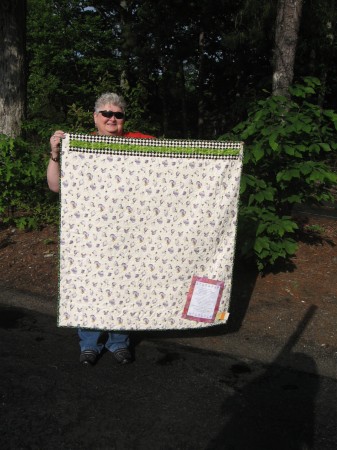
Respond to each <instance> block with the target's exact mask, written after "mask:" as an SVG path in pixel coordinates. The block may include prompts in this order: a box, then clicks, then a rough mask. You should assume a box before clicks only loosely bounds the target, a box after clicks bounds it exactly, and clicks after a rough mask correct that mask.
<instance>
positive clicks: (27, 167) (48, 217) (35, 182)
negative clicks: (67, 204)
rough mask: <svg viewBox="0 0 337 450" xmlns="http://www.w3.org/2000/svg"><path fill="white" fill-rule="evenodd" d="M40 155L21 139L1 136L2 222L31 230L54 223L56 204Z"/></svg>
mask: <svg viewBox="0 0 337 450" xmlns="http://www.w3.org/2000/svg"><path fill="white" fill-rule="evenodd" d="M45 172H46V164H45V159H44V158H42V157H41V154H40V152H38V151H36V150H35V149H34V148H31V146H29V145H28V144H27V143H26V142H25V141H23V140H22V139H13V138H10V137H7V136H5V135H0V223H1V224H6V225H15V226H16V227H17V228H20V229H32V228H36V227H38V226H39V225H41V224H45V223H55V219H56V217H57V216H56V213H55V209H56V204H55V202H53V200H52V198H51V196H50V194H49V192H48V191H47V187H46V181H45V179H46V174H45Z"/></svg>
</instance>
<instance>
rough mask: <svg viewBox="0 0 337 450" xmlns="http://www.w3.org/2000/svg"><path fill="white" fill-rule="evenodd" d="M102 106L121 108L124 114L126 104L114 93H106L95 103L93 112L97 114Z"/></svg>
mask: <svg viewBox="0 0 337 450" xmlns="http://www.w3.org/2000/svg"><path fill="white" fill-rule="evenodd" d="M104 105H115V106H118V107H119V108H121V110H122V111H123V113H125V109H126V103H125V100H124V98H123V97H122V96H120V95H117V94H115V93H114V92H106V93H105V94H102V95H101V96H100V97H98V99H97V100H96V102H95V112H96V113H97V112H98V111H100V110H101V109H102V107H103V106H104Z"/></svg>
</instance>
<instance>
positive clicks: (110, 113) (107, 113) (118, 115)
mask: <svg viewBox="0 0 337 450" xmlns="http://www.w3.org/2000/svg"><path fill="white" fill-rule="evenodd" d="M98 112H99V113H101V114H102V116H103V117H108V118H109V119H110V118H111V117H112V116H115V117H116V119H124V113H122V112H120V111H117V112H115V111H98Z"/></svg>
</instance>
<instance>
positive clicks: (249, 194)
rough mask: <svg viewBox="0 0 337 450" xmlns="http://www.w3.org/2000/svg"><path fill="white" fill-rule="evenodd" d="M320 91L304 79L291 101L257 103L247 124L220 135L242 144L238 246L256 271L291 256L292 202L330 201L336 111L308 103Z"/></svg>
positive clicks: (293, 236)
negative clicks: (251, 259) (254, 261)
mask: <svg viewBox="0 0 337 450" xmlns="http://www.w3.org/2000/svg"><path fill="white" fill-rule="evenodd" d="M319 87H320V82H319V80H318V79H316V78H312V77H311V78H310V77H308V78H305V79H304V82H303V84H296V85H294V86H293V87H292V88H291V95H292V98H291V99H290V100H288V99H286V98H285V97H277V96H272V97H268V98H266V99H265V100H260V101H258V102H257V104H256V105H254V106H253V107H252V109H251V111H250V113H249V115H248V119H247V120H246V121H244V122H242V123H240V124H239V125H237V126H236V127H235V128H234V130H233V132H232V133H231V134H230V135H226V136H222V139H239V140H243V141H244V142H245V155H244V169H243V175H242V183H241V205H240V211H239V245H238V247H239V249H240V251H241V254H242V255H243V256H245V257H251V256H253V257H254V258H255V259H256V262H257V266H258V268H259V270H264V269H267V268H269V267H270V266H273V265H275V263H278V262H280V261H282V260H283V261H284V260H287V259H289V258H291V256H293V255H294V254H295V252H296V249H297V243H296V230H297V229H298V226H297V224H296V222H295V220H294V219H293V218H292V216H291V213H292V208H293V206H294V204H295V203H298V204H301V203H306V204H322V202H325V201H333V195H332V193H331V187H332V186H333V185H335V184H336V182H337V175H336V173H334V172H333V171H332V169H331V167H329V165H328V164H327V161H328V156H329V155H331V154H335V155H336V151H337V143H336V141H337V139H336V138H337V133H336V131H337V113H335V112H334V111H332V110H324V109H322V108H321V107H320V106H318V105H317V104H316V103H312V102H309V100H308V98H309V97H310V96H313V97H314V98H315V95H317V91H319Z"/></svg>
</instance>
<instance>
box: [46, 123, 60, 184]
mask: <svg viewBox="0 0 337 450" xmlns="http://www.w3.org/2000/svg"><path fill="white" fill-rule="evenodd" d="M63 138H64V132H63V131H62V130H57V131H55V133H54V134H53V135H52V137H51V138H50V160H49V164H48V168H47V182H48V186H49V189H50V190H51V191H53V192H59V190H60V148H61V139H63Z"/></svg>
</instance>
